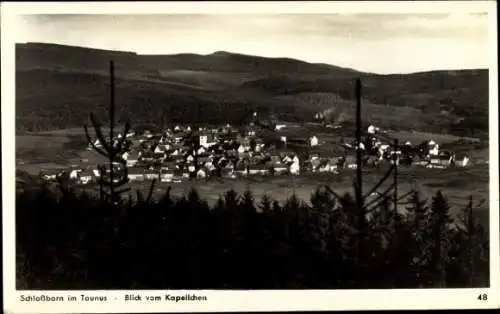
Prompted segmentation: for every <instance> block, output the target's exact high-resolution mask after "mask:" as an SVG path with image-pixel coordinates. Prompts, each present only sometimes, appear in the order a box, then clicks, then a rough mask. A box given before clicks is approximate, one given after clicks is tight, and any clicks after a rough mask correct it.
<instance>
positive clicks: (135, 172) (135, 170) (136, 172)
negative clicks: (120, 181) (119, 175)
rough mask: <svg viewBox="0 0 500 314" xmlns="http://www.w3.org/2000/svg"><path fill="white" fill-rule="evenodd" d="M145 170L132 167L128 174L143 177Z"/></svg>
mask: <svg viewBox="0 0 500 314" xmlns="http://www.w3.org/2000/svg"><path fill="white" fill-rule="evenodd" d="M144 170H145V169H144V168H140V167H130V168H128V174H132V175H141V174H142V175H143V174H144Z"/></svg>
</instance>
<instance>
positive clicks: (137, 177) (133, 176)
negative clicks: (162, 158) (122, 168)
mask: <svg viewBox="0 0 500 314" xmlns="http://www.w3.org/2000/svg"><path fill="white" fill-rule="evenodd" d="M127 176H128V179H129V180H130V181H143V180H144V169H140V168H130V169H128V175H127Z"/></svg>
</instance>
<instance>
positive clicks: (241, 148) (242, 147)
mask: <svg viewBox="0 0 500 314" xmlns="http://www.w3.org/2000/svg"><path fill="white" fill-rule="evenodd" d="M245 152H246V149H245V146H243V145H240V146H239V147H238V154H244V153H245Z"/></svg>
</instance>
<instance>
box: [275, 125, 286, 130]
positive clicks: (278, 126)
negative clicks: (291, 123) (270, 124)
mask: <svg viewBox="0 0 500 314" xmlns="http://www.w3.org/2000/svg"><path fill="white" fill-rule="evenodd" d="M284 128H286V124H276V125H275V126H274V129H275V130H276V131H279V130H281V129H284Z"/></svg>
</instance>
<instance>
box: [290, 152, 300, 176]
mask: <svg viewBox="0 0 500 314" xmlns="http://www.w3.org/2000/svg"><path fill="white" fill-rule="evenodd" d="M290 173H291V174H293V175H298V174H300V163H299V157H297V156H294V157H293V159H292V164H291V165H290Z"/></svg>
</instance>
